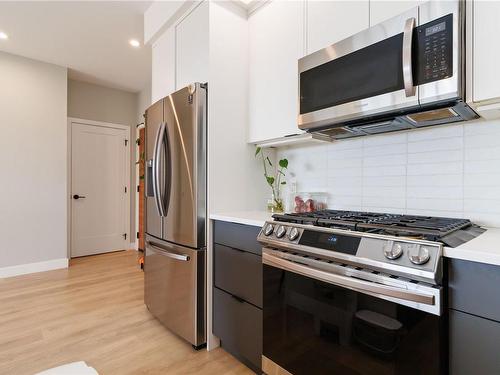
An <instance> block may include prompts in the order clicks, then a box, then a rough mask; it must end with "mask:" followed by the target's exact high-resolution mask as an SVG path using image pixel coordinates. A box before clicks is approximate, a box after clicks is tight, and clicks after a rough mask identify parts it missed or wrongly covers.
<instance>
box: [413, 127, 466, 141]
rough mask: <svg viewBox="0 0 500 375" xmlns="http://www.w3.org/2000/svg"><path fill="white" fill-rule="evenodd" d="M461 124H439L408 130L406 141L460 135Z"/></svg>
mask: <svg viewBox="0 0 500 375" xmlns="http://www.w3.org/2000/svg"><path fill="white" fill-rule="evenodd" d="M463 131H464V130H463V126H462V125H450V126H440V127H438V128H427V129H419V130H415V131H410V132H408V142H419V141H426V140H435V139H439V138H450V137H462V135H463Z"/></svg>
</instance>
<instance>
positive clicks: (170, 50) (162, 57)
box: [151, 28, 175, 103]
mask: <svg viewBox="0 0 500 375" xmlns="http://www.w3.org/2000/svg"><path fill="white" fill-rule="evenodd" d="M151 59H152V66H151V100H152V103H154V102H156V101H157V100H160V99H161V98H163V97H165V96H167V95H169V94H171V93H172V92H174V91H175V30H174V29H173V28H172V29H168V30H166V31H165V32H164V33H163V34H162V35H161V36H160V37H159V38H158V40H157V41H156V42H155V43H154V44H153V46H152V50H151Z"/></svg>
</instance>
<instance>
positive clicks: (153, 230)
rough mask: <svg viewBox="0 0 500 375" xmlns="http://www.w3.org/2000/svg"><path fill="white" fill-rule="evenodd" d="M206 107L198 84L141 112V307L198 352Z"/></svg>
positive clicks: (201, 338)
mask: <svg viewBox="0 0 500 375" xmlns="http://www.w3.org/2000/svg"><path fill="white" fill-rule="evenodd" d="M206 106H207V89H206V85H204V84H200V83H195V84H192V85H189V86H188V87H185V88H183V89H181V90H179V91H177V92H175V93H173V94H171V95H169V96H167V97H166V98H164V99H162V100H159V101H158V102H156V103H155V104H153V105H152V106H151V107H149V108H148V109H147V111H146V155H145V160H146V173H145V178H146V189H145V190H146V242H145V257H144V272H145V283H144V285H145V291H144V301H145V303H146V305H147V307H148V309H149V311H150V312H151V313H152V314H153V315H154V316H155V317H156V318H157V319H158V320H160V321H161V322H162V323H163V324H164V325H165V326H166V327H167V328H168V329H169V330H171V331H172V332H174V333H175V334H177V335H178V336H180V337H182V338H184V339H185V340H187V341H189V342H190V343H191V344H192V345H193V346H195V347H200V346H202V345H203V344H204V343H205V342H206V336H205V321H206V314H205V300H206V298H205V259H206V257H205V245H206V244H205V241H206V240H205V224H206V150H207V147H206V144H207V140H206V134H207V118H206V114H207V110H206Z"/></svg>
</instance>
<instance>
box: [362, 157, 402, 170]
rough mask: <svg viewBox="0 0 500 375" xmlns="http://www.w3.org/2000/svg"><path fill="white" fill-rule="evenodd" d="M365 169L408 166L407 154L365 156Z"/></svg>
mask: <svg viewBox="0 0 500 375" xmlns="http://www.w3.org/2000/svg"><path fill="white" fill-rule="evenodd" d="M362 160H363V167H377V166H382V165H406V163H407V157H406V154H396V155H380V156H365V157H364V158H363V159H362Z"/></svg>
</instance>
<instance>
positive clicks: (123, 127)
mask: <svg viewBox="0 0 500 375" xmlns="http://www.w3.org/2000/svg"><path fill="white" fill-rule="evenodd" d="M73 123H77V124H80V125H88V126H100V127H103V128H112V129H120V130H125V132H126V134H127V140H128V142H127V146H125V183H126V185H125V186H126V187H127V199H125V201H126V202H125V220H126V225H125V229H126V231H125V233H126V234H127V240H126V242H127V243H128V246H127V247H130V243H131V241H132V238H131V237H130V236H131V233H130V196H131V195H133V194H132V191H131V189H130V188H131V186H130V182H131V181H130V148H131V143H132V142H131V139H132V130H131V128H130V126H127V125H122V124H114V123H111V122H104V121H94V120H86V119H81V118H77V117H68V122H67V130H68V133H67V134H68V138H67V141H68V160H67V172H68V173H67V175H68V179H67V184H68V196H67V207H68V210H67V224H68V225H67V228H68V230H67V233H66V236H67V243H68V259H71V247H72V243H71V237H72V236H71V233H72V229H73V228H72V218H73V200H72V192H73V186H72V181H73V179H72V177H73V176H72V156H73V155H72V152H73V147H72V143H73ZM134 144H135V142H134Z"/></svg>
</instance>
